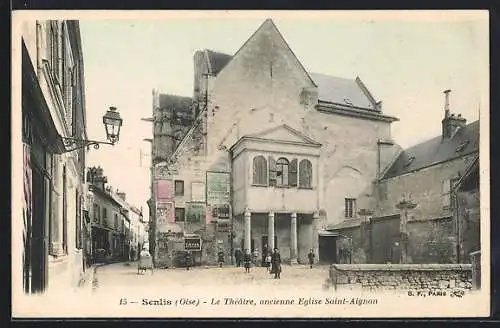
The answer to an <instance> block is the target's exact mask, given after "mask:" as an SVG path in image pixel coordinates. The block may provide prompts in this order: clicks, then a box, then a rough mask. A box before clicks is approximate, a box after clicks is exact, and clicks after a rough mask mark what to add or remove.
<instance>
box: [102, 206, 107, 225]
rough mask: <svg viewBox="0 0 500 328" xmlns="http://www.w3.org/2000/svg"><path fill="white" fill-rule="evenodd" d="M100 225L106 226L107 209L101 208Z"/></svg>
mask: <svg viewBox="0 0 500 328" xmlns="http://www.w3.org/2000/svg"><path fill="white" fill-rule="evenodd" d="M102 224H104V225H106V226H107V225H108V209H107V208H106V207H103V208H102Z"/></svg>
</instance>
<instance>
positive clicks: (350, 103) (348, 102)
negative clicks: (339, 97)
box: [344, 98, 352, 106]
mask: <svg viewBox="0 0 500 328" xmlns="http://www.w3.org/2000/svg"><path fill="white" fill-rule="evenodd" d="M344 102H345V103H346V104H348V105H351V106H352V101H351V100H350V99H349V98H344Z"/></svg>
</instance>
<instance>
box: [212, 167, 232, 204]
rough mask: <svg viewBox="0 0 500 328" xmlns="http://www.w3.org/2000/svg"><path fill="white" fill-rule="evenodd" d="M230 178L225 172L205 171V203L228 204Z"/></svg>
mask: <svg viewBox="0 0 500 328" xmlns="http://www.w3.org/2000/svg"><path fill="white" fill-rule="evenodd" d="M230 197H231V180H230V176H229V173H226V172H207V203H208V204H229V201H230Z"/></svg>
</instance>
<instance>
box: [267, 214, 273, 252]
mask: <svg viewBox="0 0 500 328" xmlns="http://www.w3.org/2000/svg"><path fill="white" fill-rule="evenodd" d="M267 222H268V228H267V251H268V252H272V250H273V249H274V212H272V211H271V212H269V216H268V219H267Z"/></svg>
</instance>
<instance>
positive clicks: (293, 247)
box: [290, 212, 297, 264]
mask: <svg viewBox="0 0 500 328" xmlns="http://www.w3.org/2000/svg"><path fill="white" fill-rule="evenodd" d="M290 219H291V220H290V264H297V213H295V212H294V213H292V214H291V215H290Z"/></svg>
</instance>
